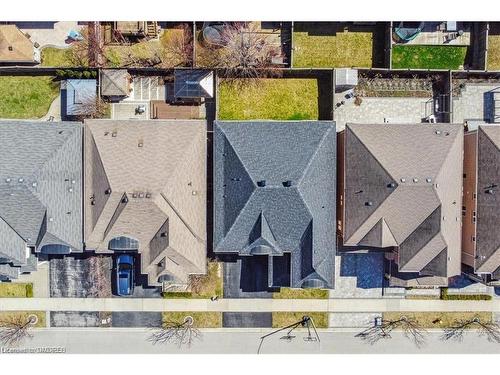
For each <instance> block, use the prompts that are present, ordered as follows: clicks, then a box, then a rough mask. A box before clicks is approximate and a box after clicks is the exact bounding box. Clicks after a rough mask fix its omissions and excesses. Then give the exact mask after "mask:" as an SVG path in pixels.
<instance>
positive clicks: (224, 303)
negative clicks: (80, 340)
mask: <svg viewBox="0 0 500 375" xmlns="http://www.w3.org/2000/svg"><path fill="white" fill-rule="evenodd" d="M16 310H20V311H27V310H45V311H220V312H226V311H230V312H254V311H258V312H269V311H296V312H299V311H315V312H331V313H332V312H365V313H368V312H386V311H493V312H499V311H500V300H491V301H443V300H405V299H254V298H241V299H219V300H218V301H211V300H205V299H156V298H133V299H132V298H2V299H0V311H16Z"/></svg>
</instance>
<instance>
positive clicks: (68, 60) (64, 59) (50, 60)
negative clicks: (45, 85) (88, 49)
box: [41, 47, 76, 68]
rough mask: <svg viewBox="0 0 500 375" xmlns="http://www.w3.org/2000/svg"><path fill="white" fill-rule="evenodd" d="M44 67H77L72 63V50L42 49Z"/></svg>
mask: <svg viewBox="0 0 500 375" xmlns="http://www.w3.org/2000/svg"><path fill="white" fill-rule="evenodd" d="M41 57H42V62H41V65H42V66H50V67H56V68H59V67H75V66H76V65H75V64H74V63H73V61H72V53H71V48H54V47H45V48H43V49H42V56H41Z"/></svg>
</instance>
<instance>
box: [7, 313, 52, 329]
mask: <svg viewBox="0 0 500 375" xmlns="http://www.w3.org/2000/svg"><path fill="white" fill-rule="evenodd" d="M30 315H36V316H37V318H38V322H37V323H36V324H35V326H34V327H35V328H45V327H46V326H47V323H46V320H45V316H46V313H45V311H0V322H1V321H9V320H10V319H12V318H16V317H18V316H22V317H23V318H25V319H26V321H28V317H29V316H30Z"/></svg>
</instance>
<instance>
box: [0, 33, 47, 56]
mask: <svg viewBox="0 0 500 375" xmlns="http://www.w3.org/2000/svg"><path fill="white" fill-rule="evenodd" d="M39 62H40V58H39V56H38V53H37V52H36V50H35V47H34V46H33V43H32V42H31V41H30V40H29V39H28V37H27V36H26V35H25V34H23V32H22V31H21V30H19V29H18V28H17V26H15V25H0V64H16V65H26V64H28V65H29V64H33V65H34V64H38V63H39Z"/></svg>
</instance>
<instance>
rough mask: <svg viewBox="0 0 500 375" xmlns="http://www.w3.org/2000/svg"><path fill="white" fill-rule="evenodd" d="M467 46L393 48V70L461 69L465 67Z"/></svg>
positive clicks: (398, 46) (397, 46) (399, 46)
mask: <svg viewBox="0 0 500 375" xmlns="http://www.w3.org/2000/svg"><path fill="white" fill-rule="evenodd" d="M466 54H467V47H465V46H412V45H411V46H402V45H396V46H394V47H393V48H392V68H393V69H459V68H460V66H461V65H462V66H463V65H464V62H465V55H466Z"/></svg>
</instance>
